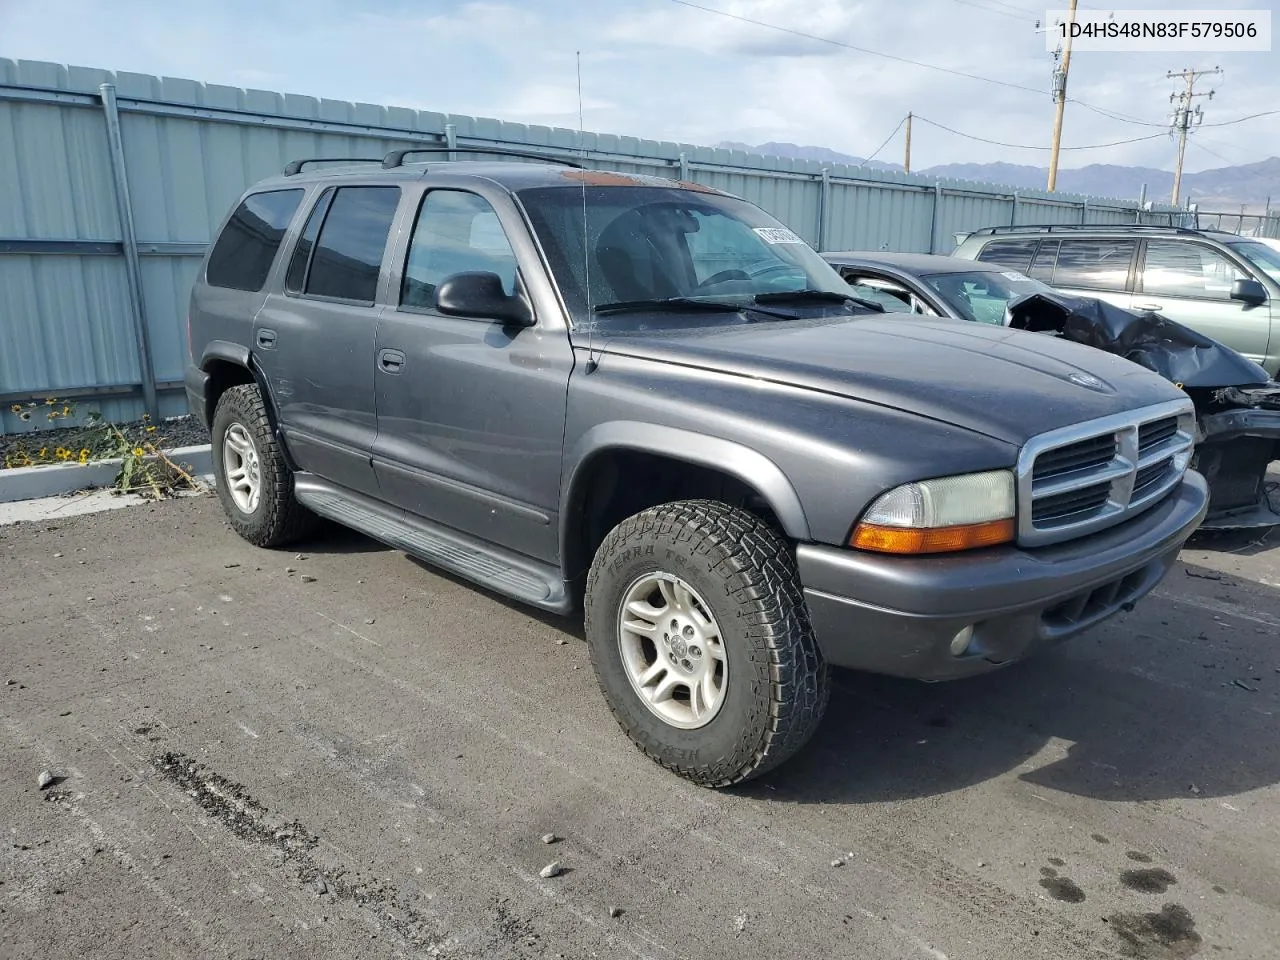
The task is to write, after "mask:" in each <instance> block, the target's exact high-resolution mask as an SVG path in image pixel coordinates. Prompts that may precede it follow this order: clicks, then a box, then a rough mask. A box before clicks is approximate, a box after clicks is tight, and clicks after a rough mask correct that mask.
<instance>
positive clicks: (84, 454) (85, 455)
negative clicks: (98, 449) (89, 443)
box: [80, 447, 91, 460]
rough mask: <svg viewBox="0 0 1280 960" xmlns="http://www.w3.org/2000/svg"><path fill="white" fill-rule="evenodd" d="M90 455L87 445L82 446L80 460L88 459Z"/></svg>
mask: <svg viewBox="0 0 1280 960" xmlns="http://www.w3.org/2000/svg"><path fill="white" fill-rule="evenodd" d="M90 456H91V454H90V452H89V448H88V447H84V448H82V449H81V450H80V459H81V460H88V459H89V457H90Z"/></svg>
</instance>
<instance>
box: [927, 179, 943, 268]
mask: <svg viewBox="0 0 1280 960" xmlns="http://www.w3.org/2000/svg"><path fill="white" fill-rule="evenodd" d="M941 219H942V181H941V180H935V181H934V182H933V222H932V223H930V224H929V252H930V253H937V252H938V227H939V224H940V221H941Z"/></svg>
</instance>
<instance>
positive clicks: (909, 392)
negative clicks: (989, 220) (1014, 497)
mask: <svg viewBox="0 0 1280 960" xmlns="http://www.w3.org/2000/svg"><path fill="white" fill-rule="evenodd" d="M576 339H577V338H576V337H575V340H576ZM583 343H585V339H584V340H583ZM595 349H596V352H597V353H598V354H603V355H604V356H607V355H608V354H610V353H613V354H622V355H626V356H632V357H639V358H646V359H652V360H655V361H660V362H665V363H675V364H682V365H686V366H693V367H697V368H700V369H706V370H715V371H719V372H724V373H729V374H735V375H739V376H744V377H751V378H755V379H759V380H766V381H770V382H774V383H782V384H789V385H793V386H798V387H802V388H805V389H810V390H816V391H821V392H824V393H829V394H833V395H836V396H840V397H847V398H849V399H852V400H859V401H862V402H865V403H872V404H877V405H879V406H884V407H891V408H893V409H895V410H904V411H907V412H910V413H914V414H917V415H919V416H924V417H929V418H930V419H933V420H937V421H939V422H942V423H947V424H951V425H953V426H957V427H962V428H964V429H966V430H974V431H977V432H979V433H983V434H986V435H987V436H990V437H994V438H996V439H999V440H1004V441H1006V442H1008V443H1013V444H1019V445H1020V444H1022V443H1024V442H1025V441H1026V440H1027V439H1028V438H1030V437H1031V436H1034V435H1035V434H1038V433H1043V432H1045V431H1046V430H1053V429H1055V428H1057V427H1063V426H1068V425H1070V424H1073V423H1080V422H1081V421H1084V420H1091V419H1094V418H1095V417H1103V416H1108V415H1110V414H1114V413H1122V412H1124V411H1126V410H1132V409H1134V408H1137V407H1142V406H1147V405H1149V404H1154V403H1161V402H1165V401H1168V400H1174V399H1178V398H1179V397H1185V394H1183V393H1182V392H1181V391H1179V390H1177V389H1176V388H1175V387H1174V386H1173V385H1172V384H1170V383H1168V382H1167V381H1165V380H1162V379H1161V378H1160V377H1158V376H1156V375H1155V374H1153V373H1150V372H1149V371H1147V370H1144V369H1142V368H1141V367H1138V366H1136V365H1135V364H1133V363H1130V362H1129V361H1127V360H1123V359H1121V358H1120V357H1115V356H1109V355H1107V354H1105V353H1101V352H1100V351H1098V350H1094V349H1091V348H1088V347H1082V346H1078V345H1076V344H1072V343H1064V342H1062V341H1060V340H1057V339H1055V338H1052V337H1046V336H1044V335H1043V334H1035V333H1027V332H1024V331H1019V330H1010V329H1008V328H1005V327H994V326H987V325H985V324H975V323H952V322H948V321H936V320H908V319H899V318H894V319H876V318H873V317H868V318H850V317H840V318H838V319H835V320H831V319H826V320H796V321H792V322H787V323H768V324H742V325H735V326H732V327H723V326H721V327H714V328H705V327H703V328H693V329H688V328H686V329H680V330H671V331H664V332H662V333H654V332H648V333H645V334H644V335H643V336H632V335H616V334H614V335H611V336H610V337H609V339H608V340H607V342H604V343H601V341H600V340H599V339H598V338H597V339H596V343H595Z"/></svg>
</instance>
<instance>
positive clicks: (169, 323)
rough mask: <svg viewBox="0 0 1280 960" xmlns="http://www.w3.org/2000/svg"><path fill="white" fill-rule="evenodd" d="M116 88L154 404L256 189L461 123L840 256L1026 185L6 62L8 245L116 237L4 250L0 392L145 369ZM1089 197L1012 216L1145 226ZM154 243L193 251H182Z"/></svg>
mask: <svg viewBox="0 0 1280 960" xmlns="http://www.w3.org/2000/svg"><path fill="white" fill-rule="evenodd" d="M103 83H110V84H114V86H115V90H116V97H117V99H118V102H119V109H120V129H121V138H122V141H123V146H124V155H125V167H126V171H127V180H128V186H129V193H130V196H131V200H132V219H133V223H134V227H135V233H136V236H137V238H138V242H139V250H140V253H141V254H142V256H141V261H140V270H141V285H142V300H143V312H144V313H145V316H146V321H147V330H148V333H149V338H150V343H151V353H152V358H151V368H152V370H153V371H154V375H155V378H156V380H157V381H159V382H160V386H161V392H160V412H161V414H177V413H180V412H182V411H183V409H184V407H185V401H184V399H183V397H182V394H181V393H180V392H176V391H174V390H173V389H172V386H173V385H174V384H173V382H174V381H177V380H179V379H180V378H181V376H182V371H183V367H184V365H185V363H186V352H187V343H186V311H187V301H188V297H189V294H190V288H191V283H192V282H193V280H194V278H195V275H196V271H197V268H198V266H199V262H200V259H199V256H198V254H199V252H200V251H201V250H202V249H203V248H204V246H205V245H207V243H208V242H209V240H210V236H211V234H212V232H213V230H214V229H215V227H216V225H217V223H218V222H219V221H220V220H221V219H222V217H223V216H224V215H225V214H226V212H227V210H228V208H229V207H230V205H231V204H232V202H233V201H234V200H235V198H236V197H237V196H238V195H239V194H240V193H242V192H243V191H244V190H245V188H246V187H248V186H249V185H251V184H252V183H254V182H255V181H257V180H260V179H262V178H263V177H267V176H271V175H274V174H276V173H278V172H279V171H280V169H281V168H282V167H283V166H284V164H285V163H286V162H288V161H289V160H291V159H294V158H297V157H303V156H326V155H327V156H368V157H380V156H382V155H383V154H385V153H386V152H387V151H388V150H391V149H395V148H397V147H410V146H413V145H414V144H422V143H433V144H439V143H442V142H443V141H444V139H445V137H446V130H447V129H448V128H452V130H453V133H454V135H455V136H456V138H457V139H456V142H457V143H458V145H459V150H458V155H459V156H460V157H465V156H466V147H467V146H469V145H470V146H480V145H486V146H490V145H492V146H501V145H509V146H513V147H518V148H524V149H529V148H534V149H540V150H545V151H546V152H548V153H550V154H554V155H559V156H573V155H575V154H577V153H579V152H581V151H584V150H585V151H586V153H587V157H588V159H589V162H590V164H591V165H592V166H596V167H600V168H603V169H611V170H617V171H620V172H626V173H639V174H654V175H658V176H666V177H672V178H676V177H679V176H681V174H682V171H683V172H684V174H685V175H687V176H688V177H689V179H691V180H695V181H698V182H700V183H704V184H707V185H709V186H713V187H718V188H720V189H722V190H726V191H728V192H730V193H733V194H737V195H738V196H741V197H744V198H746V199H748V200H751V201H753V202H754V203H757V204H759V205H760V206H761V207H763V208H764V209H765V210H767V211H769V212H770V213H772V214H773V215H774V216H776V217H777V218H778V219H779V220H781V221H783V222H784V223H786V224H787V225H788V226H790V227H791V229H793V230H795V231H796V232H797V233H798V234H800V235H801V236H802V237H804V238H805V239H806V240H808V241H809V242H810V243H812V244H814V245H817V244H818V243H819V242H820V240H821V235H820V231H821V232H822V233H825V238H826V244H825V246H826V247H827V248H828V249H833V250H838V249H843V250H848V249H867V250H895V251H927V250H929V249H930V246H931V242H932V246H933V249H935V250H937V251H938V252H949V251H950V250H951V249H952V248H953V244H954V234H955V233H958V232H963V231H969V230H973V229H976V228H978V227H983V226H992V225H1001V224H1007V223H1009V222H1010V217H1011V216H1012V214H1013V207H1014V200H1013V191H1012V190H1011V189H1010V188H1008V187H1001V186H998V185H994V184H977V183H964V182H960V181H945V182H943V183H942V184H941V188H942V190H941V194H940V195H939V193H938V190H937V185H936V184H935V183H934V181H932V180H930V179H928V178H926V177H921V176H919V175H914V174H904V173H898V172H894V171H880V170H873V169H869V168H863V167H850V166H846V165H841V164H833V165H826V166H825V167H824V165H823V164H820V163H816V162H813V161H805V160H792V159H786V158H779V157H768V156H763V155H759V154H752V153H747V152H745V151H740V150H725V149H718V148H710V147H699V146H694V145H690V144H680V143H672V142H668V141H661V142H660V141H655V140H642V139H638V138H635V137H626V136H615V135H608V134H595V133H579V132H578V131H576V130H568V129H563V128H552V127H544V126H536V125H526V124H519V123H507V122H504V121H501V120H495V119H489V118H484V117H468V116H459V115H450V114H442V113H433V112H430V111H417V110H411V109H406V108H403V107H384V106H377V105H374V104H367V103H347V102H344V101H336V100H320V99H316V98H313V97H305V96H297V95H294V94H283V93H275V92H271V91H266V90H241V89H238V88H234V87H225V86H218V85H215V84H202V83H198V82H196V81H192V80H184V79H178V78H172V77H164V78H160V77H152V76H147V75H145V74H136V73H111V72H109V71H105V70H97V69H90V68H84V67H67V66H62V65H59V64H53V63H41V62H37V61H13V60H4V59H0V241H13V240H17V241H34V240H44V241H49V240H58V241H99V242H101V241H107V242H110V243H111V244H113V245H112V246H101V245H99V246H98V247H96V248H94V251H93V253H92V255H89V254H87V253H84V251H85V250H87V248H84V247H80V248H75V247H68V246H67V245H65V244H64V245H62V246H61V247H60V248H59V251H58V252H46V253H36V254H33V253H30V252H29V250H27V249H25V248H24V251H23V252H18V253H14V252H4V251H3V248H0V394H21V393H23V392H29V393H30V394H38V393H42V392H47V391H54V392H57V391H58V390H61V389H67V388H77V387H79V388H114V387H118V386H128V385H135V386H136V385H138V384H139V383H140V381H141V376H142V374H141V371H142V367H141V365H140V361H139V355H138V348H137V346H136V343H135V336H134V332H133V326H132V324H133V322H134V321H133V312H132V307H131V305H130V298H129V293H128V285H127V273H126V267H125V259H124V256H123V251H122V248H121V247H120V246H119V244H120V241H121V237H122V230H121V224H120V222H119V217H118V214H117V200H116V196H115V186H114V179H113V174H112V167H111V160H110V152H109V147H108V141H107V135H106V124H105V115H104V112H103V106H102V101H101V97H100V94H99V85H100V84H103ZM682 157H683V160H682ZM824 171H825V175H826V177H827V178H828V179H829V184H828V186H827V189H826V191H825V196H826V205H825V208H824V205H823V198H824V189H823V178H824ZM1085 203H1086V200H1085V198H1084V197H1073V196H1067V195H1063V194H1054V195H1052V197H1050V195H1048V194H1044V193H1037V192H1035V191H1031V192H1026V193H1022V194H1021V195H1020V196H1019V199H1018V222H1019V223H1032V222H1039V223H1076V222H1080V219H1081V216H1082V210H1083V211H1084V214H1085V215H1086V216H1087V217H1088V219H1089V221H1091V222H1099V223H1125V222H1132V221H1133V220H1135V219H1136V218H1137V204H1135V203H1122V202H1118V201H1112V200H1108V201H1100V200H1099V201H1087V209H1086V208H1085V207H1084V204H1085ZM1168 209H1169V208H1168V207H1159V206H1158V207H1157V208H1156V211H1157V212H1156V213H1151V214H1145V215H1144V218H1145V219H1146V220H1147V222H1152V221H1153V220H1155V219H1156V218H1157V217H1158V216H1159V215H1160V214H1159V211H1167V210H1168ZM1166 216H1167V213H1166ZM155 244H183V245H184V247H183V249H182V251H180V254H181V255H179V253H175V252H174V251H173V249H172V248H169V249H160V250H157V249H155V248H154V246H153V245H155ZM32 246H34V245H32V244H27V247H28V248H29V247H32ZM45 249H48V248H45ZM77 251H79V252H80V253H81V254H83V255H77ZM192 254H197V255H192ZM166 383H167V384H168V387H169V389H166ZM84 405H85V406H88V405H89V403H88V402H86V403H85V404H84ZM92 405H93V406H95V407H98V408H100V409H102V410H103V412H104V413H106V414H107V415H109V416H127V417H132V416H136V415H138V414H140V413H141V412H142V407H141V401H140V400H138V399H111V400H95V401H92ZM4 410H5V412H4V413H3V414H2V417H3V419H0V430H14V429H25V427H24V425H22V424H20V423H19V422H18V421H17V420H16V419H15V418H14V417H13V416H12V415H11V414H10V413H8V412H7V410H8V404H7V403H6V404H5V407H4Z"/></svg>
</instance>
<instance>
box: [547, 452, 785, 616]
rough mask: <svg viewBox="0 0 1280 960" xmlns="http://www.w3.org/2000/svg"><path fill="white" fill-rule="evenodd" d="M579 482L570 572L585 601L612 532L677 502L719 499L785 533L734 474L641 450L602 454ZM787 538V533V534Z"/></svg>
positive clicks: (571, 507) (573, 503)
mask: <svg viewBox="0 0 1280 960" xmlns="http://www.w3.org/2000/svg"><path fill="white" fill-rule="evenodd" d="M584 469H585V471H586V472H585V474H584V475H582V476H580V477H578V478H577V479H576V480H575V482H574V490H573V493H572V495H571V496H572V499H571V500H570V502H569V504H568V516H569V521H568V524H567V528H566V531H567V535H566V538H565V541H566V542H565V558H564V559H565V567H564V568H565V571H566V574H567V576H568V578H569V581H570V585H571V587H572V588H573V590H574V593H575V595H576V597H577V598H579V599H581V597H582V594H583V591H584V588H585V585H586V576H587V570H588V569H589V568H590V566H591V560H592V558H593V557H594V556H595V553H596V550H597V549H598V548H599V546H600V544H601V543H602V542H603V541H604V538H605V537H606V536H608V534H609V531H610V530H612V529H613V528H614V527H616V526H617V525H618V524H619V523H621V522H622V521H623V520H625V519H626V518H627V517H630V516H633V515H635V514H637V513H639V512H640V511H642V510H647V509H648V508H649V507H654V506H657V505H658V504H660V503H672V502H674V501H676V500H718V501H720V502H721V503H727V504H730V505H731V506H735V507H742V508H743V509H745V510H748V511H750V512H751V513H753V514H755V515H756V516H758V517H760V518H761V519H762V520H764V521H765V522H766V523H768V524H770V525H771V526H773V527H775V528H777V529H778V530H779V531H780V532H781V530H782V524H781V523H780V522H779V521H778V518H777V516H776V515H775V514H774V512H773V509H772V507H771V506H770V505H769V501H768V500H767V499H765V497H764V496H763V495H762V494H761V493H760V492H759V491H758V490H756V489H755V488H754V487H752V486H751V485H750V484H748V483H746V482H744V481H742V480H740V479H739V478H738V477H735V476H733V475H732V474H729V473H725V472H723V471H720V470H716V469H714V468H712V467H705V466H702V465H700V464H696V463H690V462H689V461H687V460H680V459H677V458H675V457H668V456H664V455H662V454H656V453H649V452H646V451H640V450H615V451H608V452H605V453H601V454H598V455H597V456H595V457H593V458H592V459H591V461H590V462H589V463H588V464H587V466H586V467H585V468H584ZM783 535H784V536H785V534H783Z"/></svg>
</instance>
